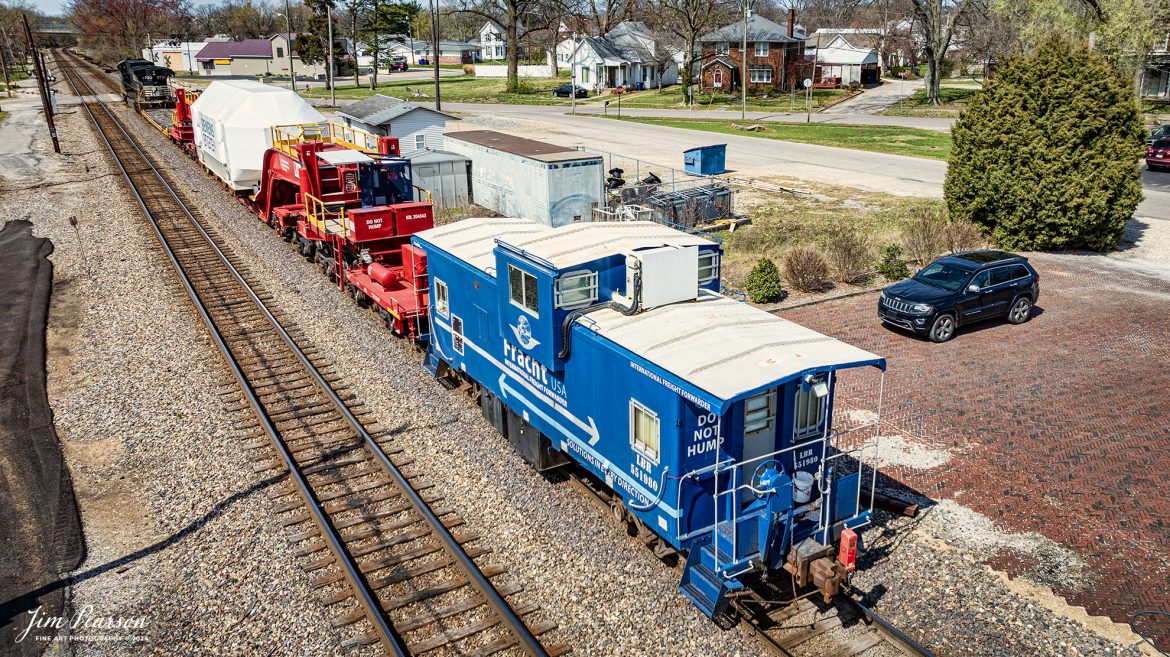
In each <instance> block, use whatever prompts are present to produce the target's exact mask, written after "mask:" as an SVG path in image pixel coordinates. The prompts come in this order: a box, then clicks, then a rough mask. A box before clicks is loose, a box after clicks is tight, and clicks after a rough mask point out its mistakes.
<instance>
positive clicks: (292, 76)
mask: <svg viewBox="0 0 1170 657" xmlns="http://www.w3.org/2000/svg"><path fill="white" fill-rule="evenodd" d="M276 15H277V16H284V34H285V41H286V43H285V44H284V45H285V47H286V48H287V49H288V52H287V53H285V54H287V55H288V78H289V80H290V81H291V82H292V90H293V91H296V90H297V74H296V72H295V71H293V63H292V49H293V43H292V23H291V22H290V21H289V19H288V0H284V13H283V14H282V13H280V12H276Z"/></svg>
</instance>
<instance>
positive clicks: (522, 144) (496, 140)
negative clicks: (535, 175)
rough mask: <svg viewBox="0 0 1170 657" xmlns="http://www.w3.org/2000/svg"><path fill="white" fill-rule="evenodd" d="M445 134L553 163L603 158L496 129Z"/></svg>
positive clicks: (448, 137) (451, 137)
mask: <svg viewBox="0 0 1170 657" xmlns="http://www.w3.org/2000/svg"><path fill="white" fill-rule="evenodd" d="M444 136H445V137H446V138H447V139H458V140H460V141H465V142H467V143H469V144H476V145H479V146H485V147H487V148H494V149H496V150H498V151H502V152H504V153H511V154H512V155H519V156H521V157H527V158H529V159H532V160H536V161H538V162H550V163H551V162H566V161H572V160H594V159H601V156H600V155H594V154H591V153H586V152H584V151H579V150H576V149H573V148H566V147H564V146H557V145H556V144H546V143H545V142H543V141H536V140H535V139H525V138H524V137H517V136H516V135H509V134H507V133H504V132H496V131H495V130H460V131H458V132H448V133H445V134H444Z"/></svg>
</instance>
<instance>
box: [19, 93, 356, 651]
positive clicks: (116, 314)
mask: <svg viewBox="0 0 1170 657" xmlns="http://www.w3.org/2000/svg"><path fill="white" fill-rule="evenodd" d="M57 128H58V131H59V133H60V141H61V145H62V150H63V151H64V153H63V155H61V156H52V155H50V156H47V157H46V158H45V159H46V162H47V164H46V169H45V172H44V173H45V174H46V175H45V177H44V178H42V179H38V180H36V181H29V182H28V184H27V185H16V184H14V185H9V186H8V190H9V191H7V192H6V193H4V194H3V195H2V196H0V216H3V217H6V218H7V217H12V218H22V217H27V218H28V219H30V220H31V221H32V222H34V231H35V233H36V234H37V235H40V236H44V237H48V238H50V239H51V240H52V241H53V242H54V245H55V246H56V250H55V252H54V254H53V256H52V260H53V263H54V292H53V298H52V301H51V310H50V313H51V315H50V327H49V337H48V347H49V349H48V353H49V358H48V370H49V396H50V401H51V403H52V406H53V410H54V419H55V423H56V426H57V431H58V434H59V436H60V438H61V442H62V447H63V450H64V452H65V456H66V460H67V462H68V464H69V467H70V469H71V471H72V474H73V478H74V485H75V488H76V494H77V498H78V504H79V506H80V511H81V515H82V523H83V527H84V530H85V535H86V545H87V556H86V560H85V562H84V563H83V564H82V565H81V566H80V567H79V568H78V570H77V571H76V572H75V573H74V574H73V577H72V581H71V584H70V588H71V594H72V603H71V604H72V606H73V608H74V609H75V610H78V611H80V610H83V609H86V614H87V615H88V616H105V617H113V618H119V619H131V618H135V617H138V618H142V619H144V621H145V624H144V627H143V628H142V629H141V630H137V631H129V630H109V631H104V630H86V629H78V630H76V631H74V633H73V639H72V642H73V647H74V648H75V650H76V653H77V654H80V655H119V656H120V655H126V654H144V653H158V654H190V655H195V654H198V655H217V654H222V655H240V654H274V653H275V654H296V655H334V654H336V651H337V647H336V646H337V639H336V634H335V633H334V631H333V630H332V628H331V627H330V625H329V623H328V618H327V616H326V614H325V611H324V610H323V608H322V607H321V605H320V604H319V603H318V602H317V600H316V598H315V596H314V594H313V592H312V591H311V590H310V589H309V587H308V579H307V578H306V577H305V576H304V574H303V572H302V571H301V569H300V568H299V567H298V562H297V560H296V559H295V558H294V557H293V556H292V555H291V554H290V552H291V550H290V548H289V545H288V542H287V540H285V539H284V537H283V536H284V533H283V529H282V528H281V527H280V525H279V524H278V523H276V522H275V520H274V517H273V515H272V514H271V512H270V510H269V508H270V503H269V502H268V500H267V499H266V496H264V495H263V494H262V493H263V492H264V488H265V487H266V483H265V482H262V481H259V480H258V478H257V476H256V475H254V474H252V468H251V467H250V464H249V463H248V462H247V460H246V458H245V452H244V450H243V449H242V448H241V446H240V440H241V437H240V434H239V432H237V431H235V430H234V429H233V421H234V419H235V418H238V417H240V416H238V415H236V416H233V415H232V414H231V413H229V412H227V411H226V410H225V407H224V403H223V401H222V399H221V396H220V392H221V390H226V389H230V387H228V388H225V387H221V385H220V383H221V382H222V381H224V380H225V379H224V378H223V377H224V376H225V375H224V368H223V367H222V366H221V364H220V361H219V359H218V358H217V357H216V356H215V352H214V347H213V345H212V344H211V342H210V340H209V339H208V338H207V334H206V330H205V328H204V327H203V325H202V324H201V323H200V322H199V319H198V317H197V315H196V314H195V313H194V311H193V309H192V306H191V303H190V302H189V301H188V300H187V298H186V296H185V294H184V293H183V292H182V290H181V288H180V287H179V286H178V284H177V281H176V278H175V275H174V273H173V272H172V271H171V269H170V266H169V265H168V264H167V263H166V261H165V259H164V257H163V256H162V254H161V250H160V249H159V247H158V246H157V244H156V243H155V240H154V237H153V235H152V234H151V233H150V232H149V229H148V228H147V224H146V222H145V219H144V218H143V217H142V216H141V214H140V211H139V210H138V207H137V205H136V204H135V203H134V201H133V199H132V197H131V196H130V195H129V193H128V192H127V191H125V189H124V188H123V184H122V181H121V179H120V176H119V174H117V173H115V169H114V167H113V165H112V164H111V163H109V162H108V157H107V155H106V151H105V146H104V145H102V144H101V143H100V142H99V141H98V140H97V139H96V138H95V136H94V135H93V133H92V132H91V128H90V127H89V124H88V117H86V116H85V115H84V113H81V114H79V113H78V110H77V109H76V108H72V109H66V110H64V111H63V113H62V114H60V115H58V117H57ZM34 147H35V148H37V149H39V150H40V151H41V152H51V148H50V146H49V144H47V139H46V138H45V136H44V135H37V137H36V139H35V141H34ZM71 216H72V217H75V218H76V219H77V220H78V226H77V228H76V230H75V229H74V228H73V227H71V226H70V224H69V221H68V220H69V217H71ZM87 608H88V609H87ZM103 637H110V638H112V639H113V640H109V639H107V638H103ZM134 637H143V639H142V640H141V641H136V640H135V639H134Z"/></svg>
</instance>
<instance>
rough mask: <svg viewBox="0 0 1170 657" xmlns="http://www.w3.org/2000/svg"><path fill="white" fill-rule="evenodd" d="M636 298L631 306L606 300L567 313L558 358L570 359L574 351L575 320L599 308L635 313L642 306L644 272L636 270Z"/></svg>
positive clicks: (562, 324)
mask: <svg viewBox="0 0 1170 657" xmlns="http://www.w3.org/2000/svg"><path fill="white" fill-rule="evenodd" d="M633 296H634V299H633V303H631V304H630V305H629V306H623V305H621V304H620V303H618V302H616V301H604V302H602V303H595V304H593V305H592V306H586V307H585V308H578V309H577V310H574V311H573V312H571V313H569V314H568V315H565V321H564V322H562V323H561V351H560V352H559V353H558V354H557V358H559V359H561V360H568V359H569V355H570V354H571V353H572V352H573V344H572V330H573V322H576V321H577V320H578V319H580V318H582V317H584V316H585V315H587V314H589V313H591V312H594V311H597V310H604V309H607V308H608V309H610V310H616V311H617V312H619V313H621V314H623V315H633V314H635V313H637V312H638V311H639V310H641V308H642V272H641V271H636V272H634V295H633Z"/></svg>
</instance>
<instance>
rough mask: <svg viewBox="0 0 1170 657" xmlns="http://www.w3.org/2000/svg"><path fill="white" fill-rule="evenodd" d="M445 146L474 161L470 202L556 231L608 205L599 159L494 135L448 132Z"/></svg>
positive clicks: (476, 132) (588, 216)
mask: <svg viewBox="0 0 1170 657" xmlns="http://www.w3.org/2000/svg"><path fill="white" fill-rule="evenodd" d="M445 143H446V150H449V151H451V152H453V153H458V154H460V155H464V156H466V157H468V158H469V159H470V160H471V200H472V201H473V202H475V203H477V204H479V205H482V206H483V207H485V208H488V209H490V210H494V211H496V212H498V213H500V214H502V215H505V216H509V217H522V218H524V219H531V220H533V221H539V222H540V223H542V224H545V225H546V226H552V227H554V228H555V227H557V226H564V225H566V224H571V223H573V222H577V221H589V220H590V219H591V218H592V217H593V209H594V208H597V207H602V206H603V205H604V203H605V191H604V180H605V173H604V169H605V166H604V164H603V158H602V156H600V155H596V154H591V153H586V152H584V151H577V150H573V149H571V148H566V147H564V146H556V145H554V144H546V143H544V142H539V141H535V140H532V139H525V138H523V137H517V136H515V135H509V134H505V133H502V132H496V131H494V130H466V131H462V132H449V133H447V135H446V140H445Z"/></svg>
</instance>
